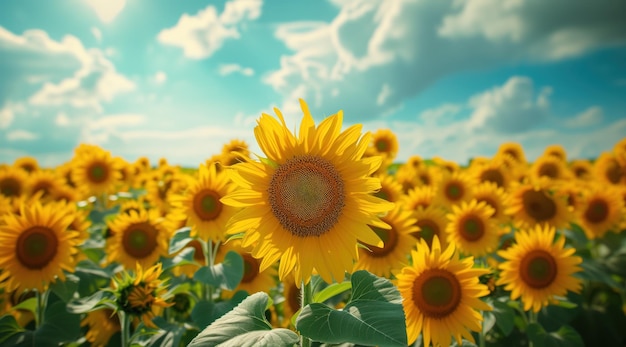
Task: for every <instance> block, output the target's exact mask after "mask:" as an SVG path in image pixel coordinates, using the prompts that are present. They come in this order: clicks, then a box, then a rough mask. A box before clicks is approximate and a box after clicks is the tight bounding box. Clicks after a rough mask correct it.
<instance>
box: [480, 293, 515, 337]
mask: <svg viewBox="0 0 626 347" xmlns="http://www.w3.org/2000/svg"><path fill="white" fill-rule="evenodd" d="M489 303H490V304H491V306H492V307H493V311H491V312H484V315H485V316H486V315H493V316H494V318H495V319H496V326H497V327H498V328H499V329H500V331H502V333H503V334H504V336H507V335H509V334H510V333H511V331H513V328H514V327H515V311H514V310H513V308H512V307H511V306H509V305H507V303H506V302H502V301H500V300H493V301H490V302H489Z"/></svg>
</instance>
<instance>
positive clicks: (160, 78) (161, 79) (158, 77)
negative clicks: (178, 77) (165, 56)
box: [154, 71, 167, 84]
mask: <svg viewBox="0 0 626 347" xmlns="http://www.w3.org/2000/svg"><path fill="white" fill-rule="evenodd" d="M165 81H167V74H166V73H165V72H163V71H158V72H157V73H156V74H154V82H155V83H156V84H163V83H165Z"/></svg>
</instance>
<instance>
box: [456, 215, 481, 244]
mask: <svg viewBox="0 0 626 347" xmlns="http://www.w3.org/2000/svg"><path fill="white" fill-rule="evenodd" d="M460 224H461V225H460V227H461V228H460V230H459V232H460V235H461V237H462V238H464V239H465V240H467V241H476V240H480V239H481V238H482V237H483V235H484V234H485V224H484V223H483V221H482V220H481V219H480V218H478V217H476V216H467V217H466V218H464V219H463V220H462V221H461V223H460Z"/></svg>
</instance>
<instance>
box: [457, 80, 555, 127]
mask: <svg viewBox="0 0 626 347" xmlns="http://www.w3.org/2000/svg"><path fill="white" fill-rule="evenodd" d="M550 93H551V89H550V88H544V89H542V90H541V91H540V92H539V95H538V96H535V90H534V84H533V81H532V80H531V79H530V78H528V77H520V76H514V77H511V78H509V80H508V81H506V83H504V85H502V86H497V87H494V88H493V89H491V90H489V91H486V92H483V93H480V94H478V95H475V96H473V97H472V98H471V99H470V101H469V106H470V107H471V108H473V112H472V114H471V115H470V121H469V124H468V125H469V126H470V127H472V128H473V129H477V130H480V131H492V132H504V133H515V132H522V131H525V130H528V129H531V128H533V127H534V126H536V125H537V124H540V123H541V122H543V121H544V120H545V119H546V118H547V117H548V115H549V106H550V103H549V100H548V97H549V95H550Z"/></svg>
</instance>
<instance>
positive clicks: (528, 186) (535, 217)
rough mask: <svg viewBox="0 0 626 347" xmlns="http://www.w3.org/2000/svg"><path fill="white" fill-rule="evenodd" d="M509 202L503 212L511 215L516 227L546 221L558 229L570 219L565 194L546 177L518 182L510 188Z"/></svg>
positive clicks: (570, 215) (529, 225)
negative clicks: (555, 187)
mask: <svg viewBox="0 0 626 347" xmlns="http://www.w3.org/2000/svg"><path fill="white" fill-rule="evenodd" d="M509 202H510V205H509V206H508V207H507V209H506V210H505V213H506V214H508V215H511V216H512V217H513V220H514V222H515V225H517V226H518V227H522V228H524V227H532V226H534V225H535V224H543V223H548V224H550V225H552V226H554V227H555V228H557V229H560V228H563V227H566V226H567V225H568V224H569V221H570V220H571V219H572V218H571V217H572V214H571V211H570V210H569V209H568V207H567V196H566V195H565V194H564V193H563V192H561V191H559V190H558V189H554V188H553V186H552V185H551V184H550V182H549V180H547V179H541V180H535V181H531V182H528V183H522V184H518V185H517V186H516V187H514V188H512V192H511V198H510V200H509Z"/></svg>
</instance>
